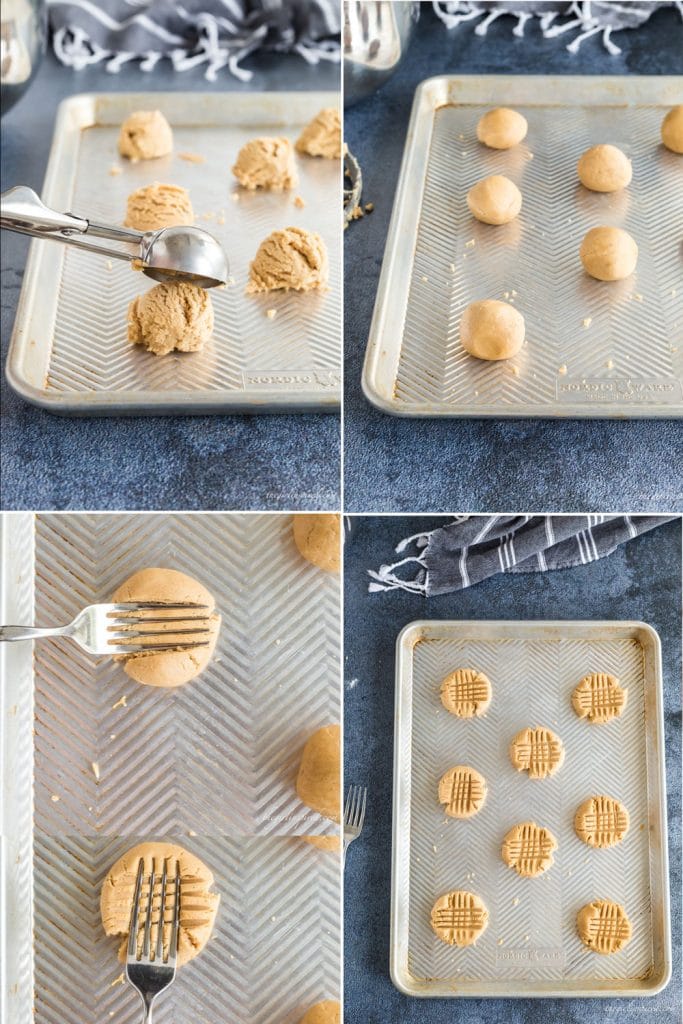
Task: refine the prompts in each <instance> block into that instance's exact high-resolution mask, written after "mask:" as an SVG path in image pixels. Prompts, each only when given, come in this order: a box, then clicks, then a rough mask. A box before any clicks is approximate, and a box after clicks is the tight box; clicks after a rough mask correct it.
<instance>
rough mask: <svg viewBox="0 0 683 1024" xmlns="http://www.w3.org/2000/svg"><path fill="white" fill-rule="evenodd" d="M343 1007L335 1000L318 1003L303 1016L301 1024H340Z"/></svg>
mask: <svg viewBox="0 0 683 1024" xmlns="http://www.w3.org/2000/svg"><path fill="white" fill-rule="evenodd" d="M340 1021H341V1006H340V1004H339V1003H338V1002H337V1001H336V1000H334V999H326V1000H325V1001H324V1002H322V1003H316V1004H315V1006H312V1007H311V1008H310V1010H308V1012H307V1013H305V1014H304V1015H303V1017H302V1018H301V1020H300V1022H299V1024H340Z"/></svg>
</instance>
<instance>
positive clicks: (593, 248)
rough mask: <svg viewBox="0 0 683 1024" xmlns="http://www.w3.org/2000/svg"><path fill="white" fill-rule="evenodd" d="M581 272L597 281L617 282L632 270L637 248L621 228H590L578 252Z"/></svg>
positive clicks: (635, 261) (634, 267) (626, 232)
mask: <svg viewBox="0 0 683 1024" xmlns="http://www.w3.org/2000/svg"><path fill="white" fill-rule="evenodd" d="M579 255H580V257H581V262H582V263H583V267H584V270H585V271H586V273H587V274H590V276H591V277H595V278H597V280H598V281H621V280H623V279H624V278H625V277H629V276H630V275H631V274H632V273H633V271H634V270H635V269H636V263H637V262H638V246H637V245H636V243H635V241H634V239H633V238H631V236H630V235H629V233H628V231H623V230H622V229H621V228H610V227H601V228H591V230H590V231H588V232H586V234H585V235H584V239H583V242H582V243H581V248H580V250H579Z"/></svg>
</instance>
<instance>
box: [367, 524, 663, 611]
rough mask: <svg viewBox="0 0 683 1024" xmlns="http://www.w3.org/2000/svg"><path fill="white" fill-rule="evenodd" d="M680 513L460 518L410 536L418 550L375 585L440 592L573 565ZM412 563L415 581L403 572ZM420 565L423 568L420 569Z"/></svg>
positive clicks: (405, 545)
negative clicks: (400, 572)
mask: <svg viewBox="0 0 683 1024" xmlns="http://www.w3.org/2000/svg"><path fill="white" fill-rule="evenodd" d="M675 518H676V517H675V516H635V515H634V516H618V515H614V516H610V515H589V516H474V515H473V516H456V517H455V518H453V519H452V520H451V521H450V522H448V523H447V524H446V525H445V526H439V527H437V528H436V529H434V530H430V531H428V532H427V533H417V534H414V535H413V536H412V537H406V538H405V539H404V540H402V541H401V543H400V544H399V545H398V546H397V548H396V553H397V554H404V552H406V551H410V550H411V549H414V550H415V551H417V552H418V553H417V554H408V555H406V556H405V557H404V558H401V559H399V561H397V562H394V563H393V564H392V565H382V566H380V568H379V571H378V572H375V571H374V570H368V575H369V576H370V577H371V578H372V581H373V582H372V583H370V585H369V587H368V590H369V591H370V593H376V592H377V591H381V590H407V591H410V592H411V593H414V594H424V596H425V597H434V596H435V595H437V594H449V593H451V592H452V591H454V590H465V588H466V587H471V586H472V585H473V584H475V583H480V582H481V581H482V580H485V579H487V577H489V576H495V575H496V574H497V573H499V572H546V571H547V570H548V569H569V568H571V567H572V566H575V565H585V564H586V563H587V562H595V561H597V559H598V558H604V557H605V555H610V554H611V553H612V552H613V551H614V550H615V549H616V548H617V547H618V546H619V545H620V544H623V543H624V541H627V540H631V539H632V538H634V537H638V536H640V534H641V533H647V531H648V530H653V529H654V528H655V527H656V526H661V525H662V524H663V523H668V522H669V521H670V520H671V519H675ZM403 566H410V567H411V570H406V572H408V571H412V573H413V575H412V577H411V578H402V576H398V575H397V574H396V570H397V569H400V568H402V567H403ZM414 567H417V571H415V568H414Z"/></svg>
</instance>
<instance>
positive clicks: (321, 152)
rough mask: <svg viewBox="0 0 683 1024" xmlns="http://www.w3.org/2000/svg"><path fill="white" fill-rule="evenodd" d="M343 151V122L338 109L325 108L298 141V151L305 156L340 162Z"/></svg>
mask: <svg viewBox="0 0 683 1024" xmlns="http://www.w3.org/2000/svg"><path fill="white" fill-rule="evenodd" d="M341 150H342V142H341V120H340V118H339V111H338V110H337V108H336V107H325V109H324V110H321V111H320V113H319V114H316V116H315V117H314V118H313V120H312V121H311V122H310V123H309V124H307V125H306V127H305V128H304V130H303V131H302V133H301V135H300V136H299V138H298V139H297V140H296V151H297V153H302V154H303V155H304V156H321V157H324V158H325V159H327V160H338V159H339V157H340V156H341Z"/></svg>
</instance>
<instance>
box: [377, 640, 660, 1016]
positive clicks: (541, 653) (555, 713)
mask: <svg viewBox="0 0 683 1024" xmlns="http://www.w3.org/2000/svg"><path fill="white" fill-rule="evenodd" d="M458 667H475V668H478V669H481V671H483V672H485V673H486V675H487V676H488V677H489V679H490V680H491V684H492V690H493V698H492V701H491V705H490V707H489V709H488V711H487V713H486V715H485V716H483V717H482V718H475V719H470V720H466V719H458V718H456V717H455V716H453V715H451V714H449V713H448V712H447V711H446V710H445V709H444V708H443V706H442V704H441V701H440V695H439V691H440V684H441V682H442V680H443V679H444V677H445V676H446V675H447V674H448V673H449V672H451V671H453V670H454V669H455V668H458ZM590 671H606V672H610V673H612V674H614V675H616V676H618V678H619V679H620V681H621V684H622V685H623V686H625V687H627V688H628V704H627V707H626V709H625V711H624V713H623V715H622V716H621V717H620V718H619V719H617V720H615V721H613V722H610V723H607V724H605V725H603V726H597V725H595V726H591V725H590V724H588V723H587V722H586V721H584V720H581V719H579V718H578V717H577V716H576V714H575V712H574V710H573V708H572V706H571V701H570V694H571V692H572V690H573V688H574V687H575V686H576V684H577V683H578V681H579V680H580V679H581V678H582V677H583V676H584V675H585V674H586V673H587V672H590ZM528 725H546V726H548V727H549V728H551V729H552V730H553V731H554V732H556V733H557V735H558V736H559V737H560V738H561V740H562V741H563V743H564V745H565V750H566V757H565V762H564V765H563V766H562V768H561V769H560V770H559V772H557V774H556V775H554V776H552V777H551V778H548V779H544V780H542V781H540V780H530V779H528V778H527V777H526V776H525V775H520V774H519V773H517V772H516V771H515V769H514V768H513V767H512V765H511V763H510V760H509V755H508V746H509V743H510V740H511V739H512V737H513V736H514V735H515V733H517V732H518V731H519V730H520V729H522V728H524V727H525V726H528ZM663 737H664V729H663V717H662V677H661V658H660V646H659V638H658V636H657V634H656V633H655V632H654V630H652V629H651V627H649V626H647V625H645V624H644V623H638V622H413V623H411V624H410V625H408V626H406V628H405V629H404V630H403V632H402V633H401V635H400V636H399V638H398V642H397V669H396V733H395V746H394V751H395V761H394V823H393V844H394V845H393V878H392V908H391V974H392V978H393V981H394V983H395V984H396V985H397V986H398V987H399V988H400V989H401V990H402V991H404V992H406V993H408V994H410V995H415V996H440V997H443V996H520V997H522V996H523V997H525V998H527V997H532V996H553V997H557V996H627V995H629V996H643V995H650V994H654V993H655V992H658V991H660V990H661V989H662V988H663V987H664V986H665V985H666V984H667V982H668V979H669V976H670V971H671V950H670V925H669V897H668V875H667V849H666V834H667V833H666V793H665V785H664V739H663ZM455 764H468V765H471V766H472V767H474V768H477V769H478V770H480V771H481V772H482V774H483V775H484V777H485V779H486V780H487V783H488V795H487V798H486V803H485V805H484V807H483V808H482V810H481V811H480V812H479V813H478V814H476V815H475V816H474V817H472V818H471V819H469V820H466V821H462V820H455V819H452V818H448V817H447V816H446V815H445V814H444V813H443V811H442V808H441V807H440V805H439V803H438V801H437V784H438V781H439V778H440V777H441V775H442V774H443V773H444V772H445V771H446V770H447V769H448V768H450V767H452V766H453V765H455ZM602 793H605V794H607V795H611V796H615V797H616V798H617V799H620V800H622V801H623V802H624V804H625V805H626V807H627V809H628V811H629V814H630V820H631V826H630V829H629V832H628V833H627V835H626V837H625V839H624V841H623V842H622V843H621V844H619V845H618V846H615V847H614V848H612V849H608V850H595V849H591V848H590V847H588V846H586V845H585V844H584V843H582V842H581V841H580V840H579V839H578V838H577V836H576V835H575V833H574V829H573V820H574V812H575V810H576V808H577V807H578V806H579V804H580V803H581V802H582V801H583V800H585V799H587V798H588V797H589V796H591V795H598V794H602ZM528 820H533V821H535V822H536V823H537V824H539V825H543V826H546V827H548V828H549V829H550V831H551V832H552V833H553V835H554V836H555V837H556V838H557V840H558V849H557V851H556V852H555V854H554V864H553V865H552V867H551V868H550V869H549V870H547V871H546V872H545V873H544V874H543V875H541V876H540V877H538V878H535V879H525V878H520V877H519V876H518V875H517V874H516V873H515V872H514V871H512V870H511V869H510V868H508V867H506V865H505V864H504V863H503V861H502V859H501V856H500V849H501V843H502V840H503V837H504V836H505V834H506V832H507V831H508V830H509V829H510V828H511V827H512V826H513V825H515V824H517V823H518V822H521V821H528ZM451 889H467V890H469V891H471V892H474V893H477V894H478V895H479V896H480V897H481V898H482V899H483V901H484V903H485V904H486V906H487V908H488V911H489V923H488V928H487V929H486V931H485V932H484V933H483V934H482V935H481V936H480V938H479V940H478V941H477V943H476V945H475V946H471V947H468V948H466V949H458V948H457V947H450V946H447V945H445V944H444V943H442V942H441V941H440V940H439V939H437V938H436V936H435V934H434V932H433V931H432V928H431V926H430V911H431V908H432V905H433V903H434V902H435V900H436V899H437V897H438V896H440V895H442V894H443V893H445V892H448V891H449V890H451ZM596 898H607V899H613V900H615V901H616V902H618V903H622V904H623V905H624V906H625V908H626V911H627V913H628V916H629V918H630V920H631V922H632V925H633V937H632V939H631V941H630V943H629V944H628V945H627V946H626V947H625V949H624V950H622V951H621V952H619V953H616V954H613V955H612V956H600V955H599V954H596V953H594V952H592V951H591V950H588V949H586V947H585V946H583V945H582V943H581V942H580V940H579V938H578V936H577V934H576V923H575V922H576V914H577V911H578V910H579V909H580V908H581V907H582V906H583V905H584V904H585V903H589V902H590V901H591V900H593V899H596Z"/></svg>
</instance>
